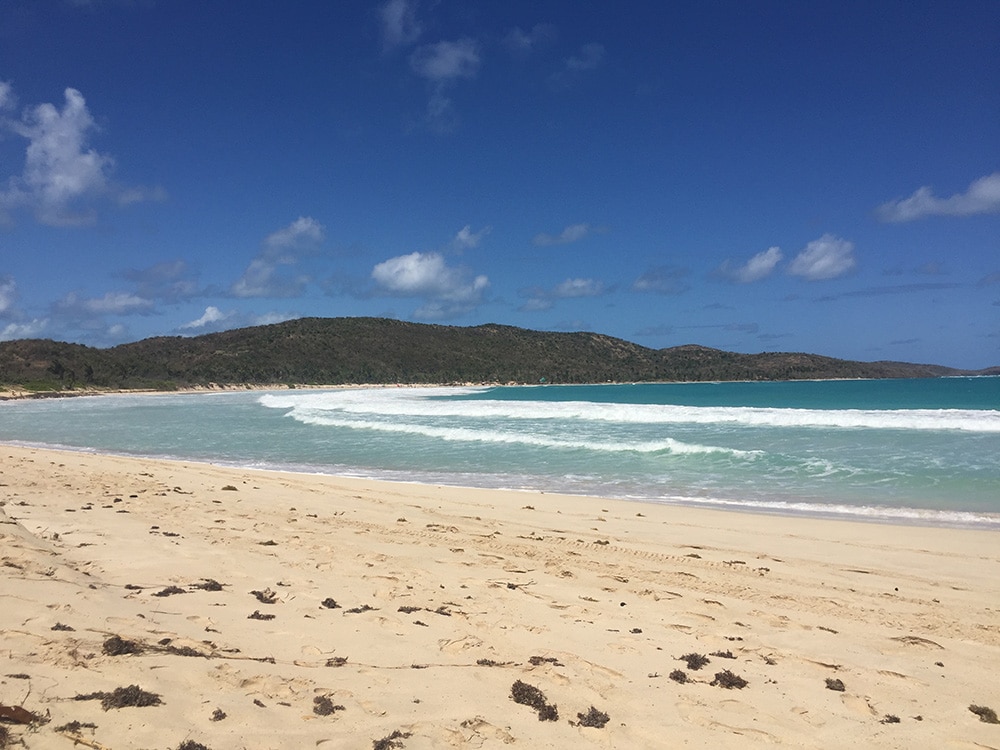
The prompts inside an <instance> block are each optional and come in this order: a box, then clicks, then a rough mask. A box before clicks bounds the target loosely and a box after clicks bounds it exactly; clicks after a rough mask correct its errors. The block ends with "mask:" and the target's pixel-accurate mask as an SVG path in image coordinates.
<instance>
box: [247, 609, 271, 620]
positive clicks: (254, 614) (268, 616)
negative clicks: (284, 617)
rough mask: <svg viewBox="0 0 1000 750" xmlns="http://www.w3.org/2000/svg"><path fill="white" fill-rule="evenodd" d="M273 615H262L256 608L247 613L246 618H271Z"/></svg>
mask: <svg viewBox="0 0 1000 750" xmlns="http://www.w3.org/2000/svg"><path fill="white" fill-rule="evenodd" d="M274 617H275V616H274V615H262V614H261V613H260V610H258V609H255V610H254V611H253V612H252V613H251V614H249V615H247V619H248V620H273V619H274Z"/></svg>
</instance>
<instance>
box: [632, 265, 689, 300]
mask: <svg viewBox="0 0 1000 750" xmlns="http://www.w3.org/2000/svg"><path fill="white" fill-rule="evenodd" d="M687 275H688V271H687V269H685V268H677V267H675V266H656V267H655V268H650V269H649V270H648V271H646V272H645V273H643V274H642V276H640V277H639V278H637V279H636V280H635V281H634V282H633V283H632V289H633V290H634V291H636V292H649V293H652V294H683V293H684V292H686V291H687V290H688V289H690V286H689V285H688V283H687V282H686V281H685V280H684V279H685V277H686V276H687Z"/></svg>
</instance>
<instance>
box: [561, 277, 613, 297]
mask: <svg viewBox="0 0 1000 750" xmlns="http://www.w3.org/2000/svg"><path fill="white" fill-rule="evenodd" d="M605 291H606V290H605V287H604V282H602V281H597V280H595V279H566V280H565V281H564V282H562V283H561V284H559V285H558V286H557V287H556V288H555V289H553V290H552V294H553V296H555V297H559V298H562V299H566V298H570V297H599V296H601V295H602V294H604V292H605Z"/></svg>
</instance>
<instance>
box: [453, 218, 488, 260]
mask: <svg viewBox="0 0 1000 750" xmlns="http://www.w3.org/2000/svg"><path fill="white" fill-rule="evenodd" d="M491 231H493V227H483V228H482V229H480V230H479V231H478V232H473V231H472V227H471V226H469V225H468V224H466V225H465V226H464V227H462V228H461V229H459V230H458V233H457V234H456V235H455V238H454V239H453V240H452V241H451V247H452V249H453V250H454V251H455V252H459V253H460V252H462V251H464V250H472V249H474V248H477V247H479V243H480V242H482V241H483V237H485V236H486V235H488V234H489V233H490V232H491Z"/></svg>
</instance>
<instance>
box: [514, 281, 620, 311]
mask: <svg viewBox="0 0 1000 750" xmlns="http://www.w3.org/2000/svg"><path fill="white" fill-rule="evenodd" d="M608 291H610V290H609V288H608V286H607V285H605V283H604V282H603V281H599V280H597V279H584V278H570V279H566V280H565V281H562V282H560V283H559V284H557V285H556V286H555V287H553V288H552V289H543V288H542V287H537V286H533V287H528V288H526V289H522V290H521V291H520V292H519V293H518V294H519V296H521V297H523V298H525V299H526V301H525V303H524V304H523V305H521V306H520V307H519V308H518V310H519V311H520V312H536V311H539V310H549V309H551V308H552V306H553V305H554V304H555V301H556V300H560V299H579V298H583V297H601V296H603V295H605V294H607V293H608Z"/></svg>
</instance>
